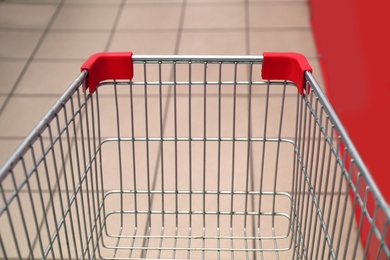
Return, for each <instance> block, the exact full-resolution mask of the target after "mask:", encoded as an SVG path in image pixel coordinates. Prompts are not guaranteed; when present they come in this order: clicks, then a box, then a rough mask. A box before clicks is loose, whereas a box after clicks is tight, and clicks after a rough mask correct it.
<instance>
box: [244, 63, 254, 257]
mask: <svg viewBox="0 0 390 260" xmlns="http://www.w3.org/2000/svg"><path fill="white" fill-rule="evenodd" d="M250 73H252V71H250ZM250 76H251V77H252V75H250ZM251 106H252V84H250V83H249V85H248V133H247V136H248V140H247V152H246V153H247V157H246V187H245V211H244V212H245V219H244V237H245V248H246V257H247V259H249V251H248V241H247V219H248V203H249V202H248V196H249V180H250V177H251V176H250V175H251V171H250V162H251V161H250V158H251V142H252V141H251V138H252V134H251V128H252V122H251V118H252V110H251ZM252 200H253V197H252ZM252 210H253V209H252ZM253 249H254V248H253ZM253 254H254V255H253V257H256V255H255V251H253Z"/></svg>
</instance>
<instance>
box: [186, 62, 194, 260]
mask: <svg viewBox="0 0 390 260" xmlns="http://www.w3.org/2000/svg"><path fill="white" fill-rule="evenodd" d="M188 82H189V85H188V138H189V141H188V174H189V178H188V180H189V183H188V187H189V191H190V198H189V204H190V205H189V216H188V221H189V228H188V237H191V233H192V232H191V231H192V192H193V191H192V177H193V176H192V130H191V123H192V118H191V115H192V110H191V105H192V104H191V100H192V98H191V95H192V63H191V62H189V64H188ZM190 248H191V238H189V239H188V251H187V258H190V256H191V250H190Z"/></svg>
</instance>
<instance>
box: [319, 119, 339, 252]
mask: <svg viewBox="0 0 390 260" xmlns="http://www.w3.org/2000/svg"><path fill="white" fill-rule="evenodd" d="M327 120H330V119H329V117H328V116H327ZM334 131H335V129H334V125H333V124H332V123H331V126H330V137H328V136H327V139H328V140H329V144H328V145H329V154H328V165H327V166H326V173H324V172H323V171H321V172H322V173H323V174H322V176H321V177H323V176H324V175H325V184H324V192H323V193H324V196H323V200H322V206H320V208H319V212H320V214H321V219H320V226H321V227H322V228H323V230H322V231H323V232H321V230H320V231H319V232H318V244H317V252H316V258H317V257H318V254H319V252H320V244H321V240H322V238H324V242H326V233H325V230H324V227H325V226H326V224H325V223H324V212H325V205H326V201H327V198H326V195H327V191H328V184H329V175H330V168H331V167H330V166H331V162H332V158H333V156H332V150H333V145H332V143H333V134H334ZM325 143H326V142H325ZM324 164H325V162H324ZM321 184H322V179H321ZM321 188H322V186H320V192H321ZM318 205H320V203H318ZM322 235H323V236H322ZM322 249H323V250H324V247H323V248H322ZM323 253H324V251H322V255H323Z"/></svg>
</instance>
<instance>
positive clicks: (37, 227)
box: [21, 158, 44, 258]
mask: <svg viewBox="0 0 390 260" xmlns="http://www.w3.org/2000/svg"><path fill="white" fill-rule="evenodd" d="M21 162H22V167H23V172H24V177H25V178H26V180H27V178H28V177H27V167H26V163H25V160H24V158H21ZM26 186H27V192H28V195H29V199H30V204H31V210H32V215H33V217H34V224H35V229H36V232H37V233H36V238H35V239H34V240H35V241H34V242H33V247H35V243H36V239H38V241H39V247H40V249H41V254H42V255H43V254H44V249H43V243H42V237H41V233H40V231H39V230H40V228H39V224H38V218H37V212H36V208H35V204H34V199H33V196H32V190H31V186H30V182H29V181H27V182H26ZM31 256H32V258H34V256H33V255H32V254H31Z"/></svg>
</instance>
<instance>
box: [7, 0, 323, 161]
mask: <svg viewBox="0 0 390 260" xmlns="http://www.w3.org/2000/svg"><path fill="white" fill-rule="evenodd" d="M102 51H132V52H134V53H135V54H222V55H230V54H238V55H248V54H253V55H261V54H262V53H263V52H264V51H292V52H299V53H302V54H304V55H305V56H306V57H307V59H308V60H309V62H310V64H311V65H312V67H313V70H314V73H315V76H316V78H317V80H319V82H320V84H321V85H323V84H322V77H321V70H320V68H319V65H318V64H319V63H318V54H317V51H316V47H315V44H314V38H313V33H312V30H311V26H310V12H309V3H308V2H307V0H3V1H0V78H1V81H0V147H1V149H0V161H1V162H4V161H5V160H6V159H7V158H8V156H9V155H10V154H11V153H12V152H13V151H14V149H15V148H16V147H17V145H18V144H19V143H20V142H21V140H23V138H24V137H25V136H26V135H27V134H28V133H29V132H30V131H31V130H32V128H33V127H34V126H35V124H36V123H37V122H38V121H39V120H40V119H41V118H42V116H43V115H44V113H45V112H46V111H48V110H49V108H50V107H51V105H52V104H53V103H54V102H55V101H56V99H57V98H58V97H59V96H60V94H61V93H63V91H64V90H65V89H66V88H67V86H69V84H70V83H71V82H72V81H73V80H74V79H75V78H76V76H77V75H78V73H79V68H80V66H81V65H82V63H83V62H84V61H85V60H86V59H87V58H88V57H89V56H90V55H91V54H93V53H96V52H102ZM258 73H259V74H260V71H259V72H258Z"/></svg>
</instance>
